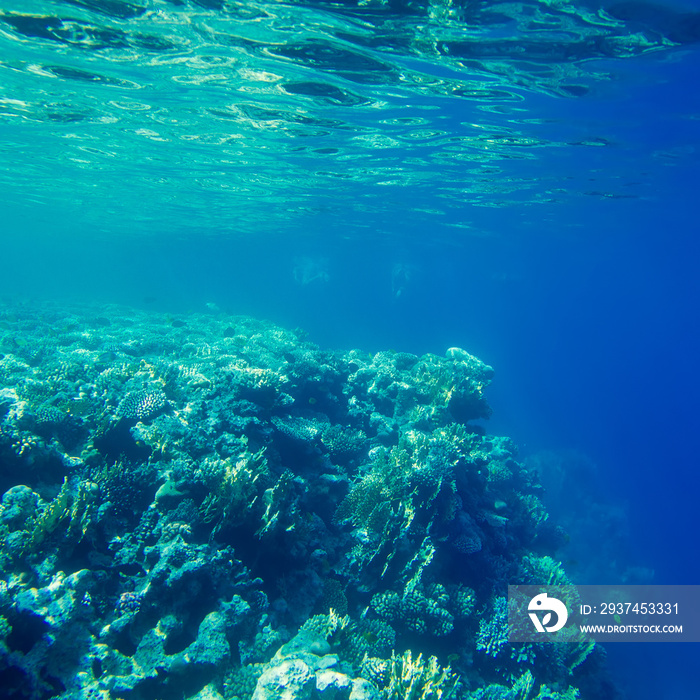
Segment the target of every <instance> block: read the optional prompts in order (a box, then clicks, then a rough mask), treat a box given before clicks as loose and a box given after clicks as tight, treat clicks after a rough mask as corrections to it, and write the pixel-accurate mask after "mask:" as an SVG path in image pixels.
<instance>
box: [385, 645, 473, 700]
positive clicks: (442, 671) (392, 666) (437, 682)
mask: <svg viewBox="0 0 700 700" xmlns="http://www.w3.org/2000/svg"><path fill="white" fill-rule="evenodd" d="M458 681H459V679H458V676H457V675H456V674H454V673H452V672H451V670H450V667H449V666H447V667H446V668H442V667H441V666H440V664H438V661H437V658H436V657H434V656H431V657H429V658H428V660H427V661H426V662H424V661H423V655H422V654H418V656H417V657H416V658H415V659H414V658H413V655H412V653H411V650H410V649H409V650H408V651H405V652H404V653H403V654H402V655H401V656H396V654H392V655H391V660H390V662H389V665H388V681H387V683H386V686H385V687H384V688H383V697H384V698H385V700H441V699H442V698H444V700H449V698H452V697H455V696H456V695H457V691H458V687H459V683H458Z"/></svg>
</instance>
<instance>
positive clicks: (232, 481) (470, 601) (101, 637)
mask: <svg viewBox="0 0 700 700" xmlns="http://www.w3.org/2000/svg"><path fill="white" fill-rule="evenodd" d="M492 377H493V370H492V369H491V368H490V367H489V366H488V365H486V364H484V363H483V362H481V361H480V360H478V359H477V358H475V357H473V356H472V355H470V354H469V353H467V352H466V351H464V350H461V349H459V348H450V349H449V350H448V351H447V353H446V354H445V355H444V356H439V355H425V356H423V357H418V356H415V355H411V354H408V353H390V352H380V353H377V354H375V355H367V354H366V353H363V352H361V351H359V350H352V351H349V352H327V351H321V350H319V349H318V348H317V347H316V346H315V345H313V344H312V343H310V342H308V341H307V340H306V339H305V338H304V337H303V335H302V334H301V333H300V332H298V331H286V330H283V329H281V328H278V327H276V326H274V325H272V324H269V323H264V322H261V321H255V320H252V319H249V318H244V317H231V316H226V315H224V314H221V313H215V314H201V315H196V314H194V315H189V316H181V317H170V316H166V315H158V314H154V313H145V312H138V311H133V310H128V309H122V308H118V307H111V306H106V307H105V306H103V307H90V306H85V307H74V308H66V307H63V306H59V305H50V304H45V305H34V306H32V305H21V306H17V307H14V308H11V307H5V308H4V309H3V310H2V311H0V493H2V494H3V495H2V499H1V501H0V572H1V575H2V580H0V649H1V650H2V654H0V687H2V688H3V689H4V692H6V693H7V694H8V697H12V698H16V699H17V700H22V699H23V698H26V699H28V700H44V699H45V698H50V697H57V698H62V699H64V700H83V699H84V700H88V699H90V700H99V699H100V698H104V699H105V700H106V699H108V698H109V699H111V700H116V699H117V698H123V700H151V699H152V698H160V699H162V700H170V699H171V698H172V699H173V700H180V699H181V698H197V699H199V700H205V698H206V699H210V698H216V699H223V700H244V699H245V700H251V699H252V700H278V699H279V700H283V699H285V700H287V699H288V700H306V699H307V698H308V699H309V700H312V699H313V700H316V699H319V698H324V699H328V700H439V699H440V698H443V699H444V700H447V699H448V698H450V699H451V698H464V699H465V700H466V699H469V698H473V699H475V700H476V699H479V700H481V699H482V698H483V699H486V698H491V699H492V698H507V699H508V700H511V699H512V700H515V699H518V700H530V699H532V698H541V699H544V698H558V699H559V700H570V699H572V698H575V697H578V693H579V691H578V690H577V687H578V685H579V680H585V687H587V688H591V687H595V679H594V676H595V674H596V673H597V672H598V666H597V665H596V664H593V663H590V659H591V658H592V657H596V656H597V650H596V648H595V646H594V645H593V644H590V645H588V646H581V645H579V646H575V645H574V646H573V647H572V649H571V650H570V651H569V652H567V653H566V654H564V653H563V652H561V651H558V650H556V649H553V648H552V647H551V646H550V647H547V646H546V645H541V646H538V645H528V646H527V647H524V648H516V647H514V646H513V645H510V644H508V643H507V640H506V639H505V636H504V635H505V630H504V619H505V608H504V601H505V598H504V596H505V595H506V592H507V585H508V583H517V582H523V583H541V584H544V583H558V582H568V578H567V577H566V574H565V572H564V570H563V568H562V566H561V564H560V563H559V562H558V561H557V560H556V550H555V548H556V543H557V542H561V541H562V540H563V533H561V530H560V529H558V528H557V526H556V524H555V523H552V522H550V518H549V517H548V514H547V512H546V509H545V507H544V505H543V503H542V501H541V500H540V494H541V487H540V485H539V483H538V481H537V477H536V475H535V474H534V472H532V471H529V470H527V469H525V468H524V467H523V465H521V464H520V463H519V462H518V461H517V454H516V448H515V446H514V445H513V443H512V442H511V441H510V440H509V439H507V438H503V437H496V436H489V435H487V434H486V433H485V430H484V428H483V427H482V426H483V419H486V418H488V416H489V414H490V408H489V406H488V403H487V401H486V397H485V392H486V389H487V387H488V385H489V382H490V381H491V379H492ZM567 654H568V655H567ZM552 689H556V690H552ZM591 697H592V696H591Z"/></svg>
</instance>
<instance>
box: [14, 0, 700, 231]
mask: <svg viewBox="0 0 700 700" xmlns="http://www.w3.org/2000/svg"><path fill="white" fill-rule="evenodd" d="M645 8H646V9H645ZM2 12H3V17H2V25H1V26H2V42H3V62H2V85H3V102H2V129H3V144H4V146H5V148H6V149H8V150H7V156H6V157H7V160H6V167H5V168H3V171H2V178H3V179H2V189H3V192H4V194H5V197H6V198H7V200H8V201H9V202H14V203H15V205H16V206H17V208H18V211H16V213H15V212H13V213H15V215H16V216H17V217H23V216H25V215H27V212H28V211H31V212H33V213H32V216H33V217H36V216H37V215H38V212H37V209H40V210H42V211H43V212H45V216H46V217H47V223H48V222H49V221H50V222H51V224H52V225H57V224H58V225H62V226H66V227H68V228H70V229H72V230H73V231H74V232H75V229H82V228H83V227H82V226H74V225H72V223H73V222H84V225H85V226H89V227H90V235H91V237H95V236H106V237H108V238H110V237H113V236H115V235H119V236H125V235H134V236H153V235H169V234H170V233H171V232H172V231H173V228H174V226H173V222H177V226H176V227H175V228H176V229H177V234H176V235H177V236H187V235H197V236H200V235H211V236H214V235H218V236H230V235H236V236H241V235H243V236H256V235H259V231H260V226H261V221H263V220H264V221H265V227H266V229H267V230H268V231H271V232H272V231H274V233H275V234H276V235H280V236H284V235H289V234H291V235H296V234H297V232H298V231H299V230H300V229H303V230H304V231H305V232H309V233H319V234H320V233H323V234H326V233H330V232H329V231H328V228H329V226H330V225H331V222H332V224H333V228H334V231H333V232H332V234H331V235H337V236H344V235H348V236H352V237H356V236H362V235H363V233H365V232H366V234H367V235H370V236H371V237H372V238H373V239H375V240H376V238H378V237H387V238H394V237H395V236H396V230H395V226H394V219H395V216H396V212H397V210H398V211H400V212H401V213H402V217H403V219H404V226H403V227H402V236H401V238H402V239H404V240H405V237H407V236H410V237H411V238H414V237H419V238H420V237H423V236H424V235H425V229H426V228H428V229H429V230H430V235H431V236H445V237H448V238H455V239H462V238H463V237H469V236H470V235H482V228H486V229H487V230H488V229H489V228H492V227H495V226H496V225H497V222H499V221H502V218H501V217H494V215H493V213H492V212H491V211H490V210H491V209H493V208H496V209H501V210H502V209H506V210H516V211H517V212H518V215H517V217H516V219H515V221H513V222H512V223H513V224H515V223H518V224H521V223H522V224H523V225H528V224H529V225H530V226H532V225H533V224H535V222H537V226H541V225H542V223H543V220H544V222H545V225H546V222H547V217H548V215H549V213H550V212H551V211H552V209H553V208H560V207H572V208H573V209H574V210H576V209H579V208H583V207H588V206H589V205H590V204H591V202H596V203H597V202H598V201H599V200H601V199H605V198H647V197H650V196H652V194H653V190H654V188H655V187H656V186H657V182H656V178H657V177H658V174H652V173H650V172H648V170H649V167H648V163H647V161H646V158H647V157H648V156H652V157H653V158H655V159H657V162H658V163H659V164H660V165H661V166H662V169H667V168H668V167H669V165H670V164H672V163H675V161H677V160H681V161H682V160H683V159H684V158H686V157H687V154H685V153H684V151H683V145H682V142H681V143H678V141H679V139H678V135H677V134H666V135H665V136H662V135H659V143H657V144H654V150H653V151H651V152H650V149H649V148H648V146H649V145H651V144H646V143H644V142H641V143H640V142H639V140H638V139H637V138H635V136H637V135H639V132H640V131H641V132H645V131H646V130H647V129H649V128H650V127H651V126H652V124H651V123H650V122H649V120H648V106H647V109H645V110H644V112H643V113H641V114H640V113H639V112H638V111H637V110H636V109H635V110H631V109H630V110H626V109H625V106H624V105H625V102H624V100H625V99H626V98H634V97H636V96H639V95H640V91H643V86H646V87H649V86H651V85H655V84H658V83H659V82H663V81H665V80H666V77H665V72H666V71H670V67H671V65H673V66H674V70H683V69H684V67H685V66H686V65H688V64H689V63H692V60H693V59H692V56H693V43H692V42H694V41H696V40H697V33H698V32H697V27H696V24H693V25H692V26H690V27H688V28H687V31H685V32H683V31H682V29H683V28H684V27H687V25H688V19H687V14H684V10H683V9H671V8H663V7H661V6H659V7H657V8H656V9H652V8H651V6H646V5H644V4H641V3H638V4H635V3H618V4H615V3H611V4H610V5H609V6H603V7H596V6H595V5H594V4H590V5H589V4H586V3H580V4H579V3H572V2H563V1H562V2H530V3H499V2H494V3H471V2H470V3H458V2H455V3H452V2H432V3H431V2H415V3H412V2H408V3H395V4H394V3H389V2H386V3H384V2H366V3H363V2H360V3H355V2H348V3H333V2H327V3H326V2H319V3H278V2H270V3H265V2H261V3H233V2H201V3H182V2H144V3H128V2H120V1H111V2H99V1H95V2H93V1H86V2H82V1H75V2H52V3H45V2H23V3H21V4H18V3H13V2H4V3H3V4H2ZM696 21H697V20H694V22H696ZM686 35H687V36H686ZM642 99H643V98H642ZM670 116H671V115H666V119H668V118H669V117H670ZM672 116H673V118H675V117H680V118H681V123H682V120H683V118H684V117H685V118H688V117H689V115H687V114H686V115H683V114H680V115H676V114H674V115H672ZM659 126H660V127H661V128H664V127H665V126H666V127H667V126H668V123H666V124H663V123H662V124H660V125H659ZM29 135H31V138H28V137H29ZM621 155H622V156H623V157H620V156H621ZM30 191H31V193H32V194H31V196H30V195H29V194H28V193H29V192H30ZM13 208H14V207H13ZM465 209H466V210H467V211H466V212H465ZM472 209H475V210H474V211H471V210H472ZM59 222H60V223H59ZM370 222H371V223H370ZM490 233H494V231H493V230H492V231H490Z"/></svg>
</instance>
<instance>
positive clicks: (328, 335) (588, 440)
mask: <svg viewBox="0 0 700 700" xmlns="http://www.w3.org/2000/svg"><path fill="white" fill-rule="evenodd" d="M699 49H700V5H698V4H697V2H690V0H685V1H684V2H681V1H679V2H677V3H671V2H670V1H667V0H664V2H659V3H646V2H641V1H637V0H629V1H624V0H623V1H622V2H615V1H614V0H603V2H595V1H590V2H588V1H579V0H547V1H545V0H542V1H539V2H538V1H536V0H532V1H525V2H497V1H494V2H489V1H487V0H482V1H477V2H471V1H463V2H460V1H459V0H454V1H450V0H435V1H433V2H430V1H429V0H416V1H413V2H412V1H410V0H405V1H398V2H390V1H385V0H368V1H367V2H357V1H356V0H346V1H343V2H340V1H339V2H323V1H322V0H319V1H318V2H287V3H285V2H273V1H265V0H260V1H258V2H245V1H242V2H232V1H227V0H200V1H199V2H194V1H193V2H190V1H189V0H134V1H133V2H122V1H121V0H56V1H54V2H49V1H47V0H22V1H21V2H20V1H19V0H15V1H12V0H0V154H1V160H0V207H1V208H0V211H1V217H0V227H1V228H0V270H1V275H0V294H2V296H3V298H4V299H5V300H6V301H9V300H14V299H17V298H27V297H28V298H40V299H41V298H46V297H50V298H58V299H63V298H65V299H76V298H77V299H85V298H87V299H90V300H98V301H116V302H120V303H126V304H131V305H134V306H138V307H141V308H147V309H154V310H158V311H167V312H176V311H177V312H180V311H190V310H191V311H202V310H204V309H205V308H206V305H207V304H215V305H216V306H217V307H218V308H219V309H222V310H224V311H227V312H232V313H241V314H247V315H251V316H257V317H260V318H266V319H270V320H272V321H274V322H276V323H279V324H281V325H284V326H287V327H297V326H298V327H301V328H304V329H305V330H306V331H308V333H309V337H310V339H311V340H313V341H314V342H317V343H318V344H319V345H321V346H322V347H328V348H339V349H348V348H352V347H358V348H362V349H364V350H368V351H372V352H374V351H378V350H381V349H393V350H402V351H408V352H414V353H425V352H435V353H437V354H442V353H444V351H445V349H446V348H448V347H450V346H460V347H464V348H466V349H468V350H469V351H470V352H472V353H473V354H475V355H477V356H478V357H480V358H481V359H483V360H484V361H485V362H487V363H488V364H490V365H492V366H493V367H494V368H495V370H496V378H495V380H494V382H493V384H492V386H491V388H490V389H489V394H488V396H489V401H490V403H491V405H492V406H493V409H494V411H493V417H492V419H491V420H490V422H489V424H488V426H487V429H488V430H489V431H490V432H493V433H496V434H502V435H510V436H511V437H513V438H514V439H515V441H516V442H517V443H518V445H519V446H520V450H521V453H520V454H521V457H523V459H525V458H527V459H531V460H539V461H540V463H541V464H543V465H544V466H543V470H544V471H545V473H546V471H547V469H549V470H550V472H551V473H555V474H556V473H560V474H561V473H564V474H566V484H565V486H566V487H565V488H562V489H561V490H560V491H559V492H556V490H555V489H552V492H553V493H555V495H556V498H554V499H553V502H552V503H551V504H550V509H551V511H552V514H553V516H554V517H557V516H558V517H560V518H561V519H562V520H564V521H566V526H567V529H568V530H569V532H570V535H571V543H570V545H569V547H570V550H571V551H570V555H568V554H567V553H566V552H562V553H561V554H562V557H563V558H567V557H568V558H569V559H570V560H571V570H570V575H571V577H572V578H573V579H574V580H575V581H579V582H581V583H615V582H618V581H619V580H622V579H625V580H629V581H630V582H642V581H644V582H653V583H659V584H671V583H676V584H690V583H700V557H698V553H699V552H700V549H699V547H698V532H699V531H700V527H699V521H698V499H699V497H700V477H699V476H698V474H699V472H698V469H700V460H699V457H698V444H697V442H698V425H699V421H700V410H699V409H698V397H699V396H700V362H699V358H700V321H699V319H700V317H699V313H698V309H699V308H700V307H699V302H700V276H699V275H698V264H699V262H700V227H699V225H698V200H699V197H700V194H699V193H700V90H699V89H698V84H700V50H699ZM601 513H602V514H603V517H602V518H601V517H600V514H601ZM608 651H609V660H610V665H611V668H612V669H613V675H614V676H615V677H616V679H617V682H618V683H619V685H620V687H621V688H624V689H626V690H627V692H628V697H629V698H633V699H635V700H646V699H647V698H648V699H649V700H651V699H652V698H655V699H656V698H664V699H666V700H675V699H678V700H680V699H690V698H695V697H697V692H698V691H697V679H696V673H695V667H696V664H697V661H698V660H700V652H699V650H698V648H697V646H695V645H682V644H668V645H653V646H649V645H629V647H627V646H623V645H617V646H616V645H611V648H610V649H609V650H608ZM640 669H642V670H640Z"/></svg>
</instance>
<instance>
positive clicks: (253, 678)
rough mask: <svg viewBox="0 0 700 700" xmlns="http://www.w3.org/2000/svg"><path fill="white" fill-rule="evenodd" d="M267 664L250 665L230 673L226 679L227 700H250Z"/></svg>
mask: <svg viewBox="0 0 700 700" xmlns="http://www.w3.org/2000/svg"><path fill="white" fill-rule="evenodd" d="M264 669H265V664H248V665H247V666H240V667H238V668H236V669H234V670H233V671H230V672H229V673H228V674H227V675H226V678H225V679H224V698H225V700H250V698H251V697H252V696H253V692H254V691H255V686H256V684H257V682H258V678H260V675H261V674H262V672H263V671H264Z"/></svg>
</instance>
